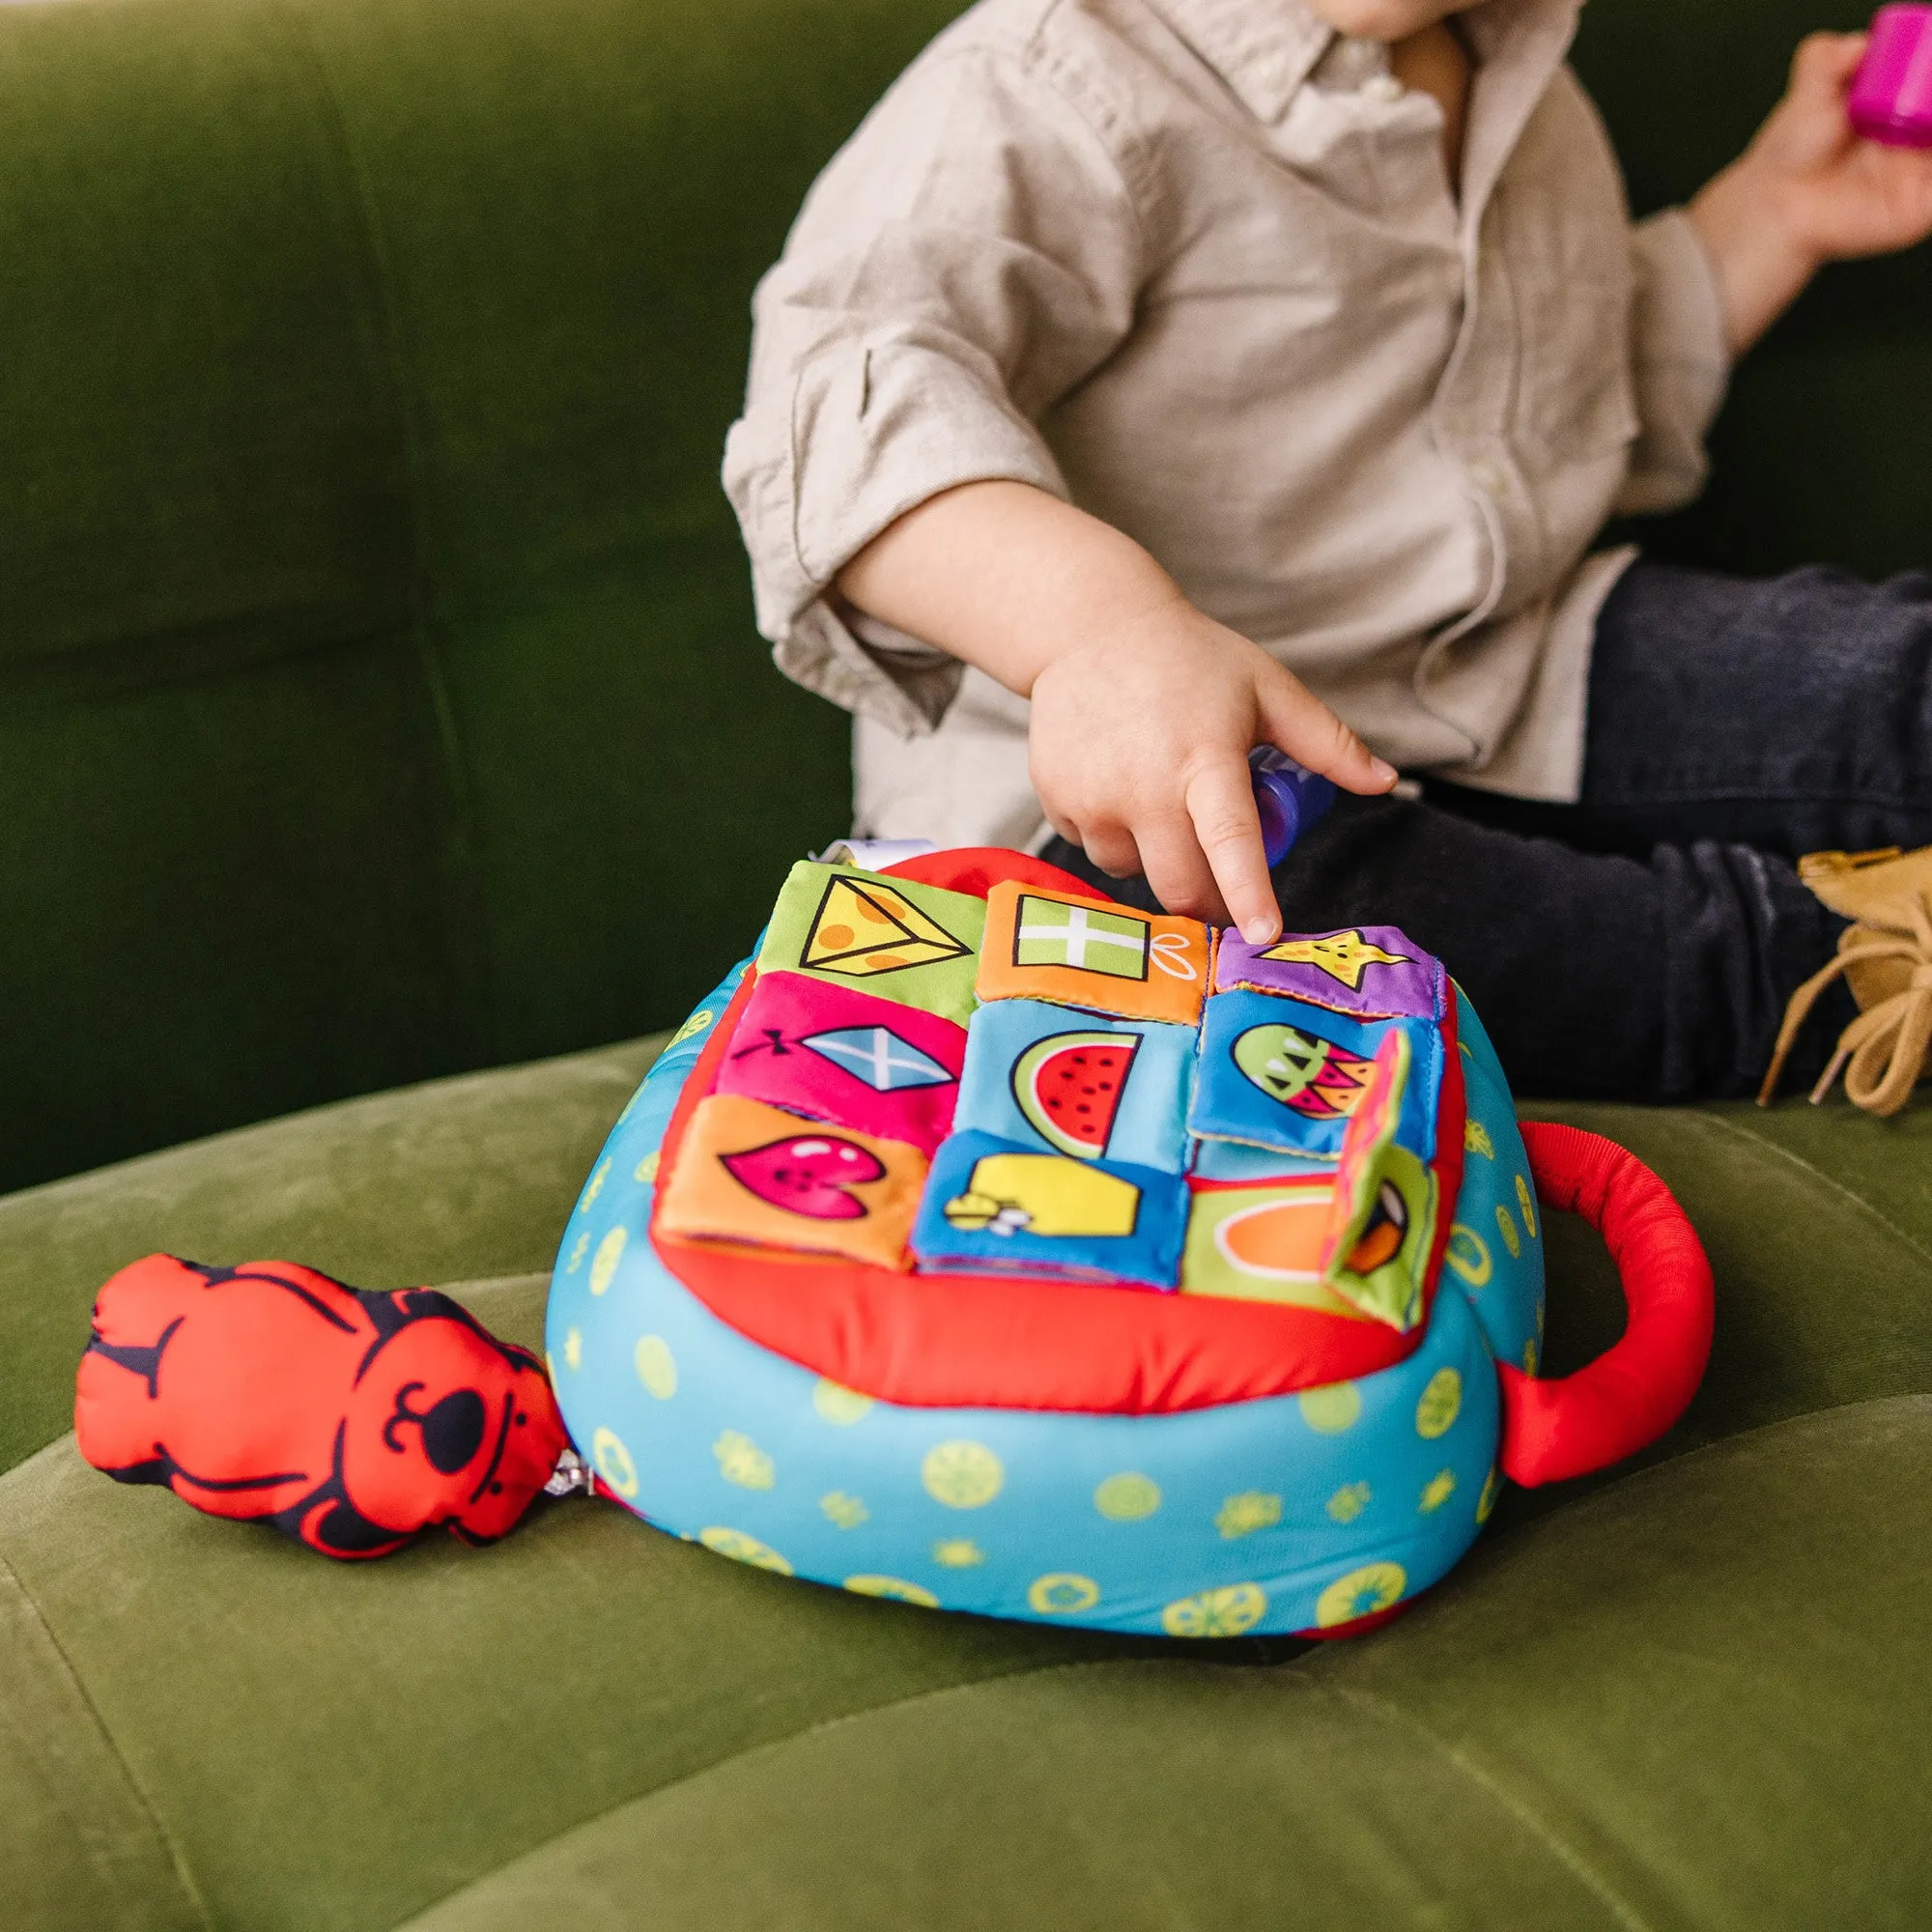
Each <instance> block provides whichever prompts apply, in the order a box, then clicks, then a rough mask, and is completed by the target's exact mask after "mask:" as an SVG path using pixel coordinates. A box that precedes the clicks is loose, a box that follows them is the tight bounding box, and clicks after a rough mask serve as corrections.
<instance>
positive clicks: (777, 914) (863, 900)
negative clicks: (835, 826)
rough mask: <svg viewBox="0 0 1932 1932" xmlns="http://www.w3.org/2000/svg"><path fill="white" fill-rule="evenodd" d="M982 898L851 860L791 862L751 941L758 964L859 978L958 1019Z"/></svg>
mask: <svg viewBox="0 0 1932 1932" xmlns="http://www.w3.org/2000/svg"><path fill="white" fill-rule="evenodd" d="M985 924H986V908H985V906H984V904H983V903H982V902H981V901H980V900H979V899H976V898H970V897H968V896H967V895H965V894H964V893H949V892H945V891H942V890H941V889H940V888H939V887H937V886H919V885H914V884H912V883H911V882H910V881H901V880H896V879H888V878H883V877H881V876H880V875H879V874H878V873H876V872H862V871H859V870H857V869H855V868H854V867H849V866H819V865H813V864H810V863H809V862H802V863H800V864H799V865H796V866H794V867H792V868H791V874H790V876H789V877H788V878H787V879H786V880H785V883H784V889H783V890H782V891H781V893H780V894H779V899H778V904H777V905H776V906H774V907H773V909H772V922H771V924H770V925H769V926H768V927H767V928H766V929H765V938H764V944H763V945H762V946H761V947H760V948H759V951H758V971H759V972H760V973H761V974H763V973H771V972H785V973H805V974H809V975H810V977H811V978H813V979H815V980H824V981H826V982H827V983H829V984H832V985H842V986H857V987H862V988H863V989H864V990H865V991H866V992H867V993H870V994H872V995H873V996H874V997H875V998H878V999H881V1000H891V1001H894V1002H895V1003H896V1004H898V1005H900V1006H906V1007H917V1008H919V1009H922V1010H923V1011H925V1012H929V1013H937V1014H939V1015H940V1016H941V1017H942V1018H944V1019H949V1020H952V1021H955V1022H956V1023H957V1024H958V1025H960V1026H964V1025H965V1024H966V1022H967V1020H968V1019H969V1018H971V1017H972V1013H973V1008H974V1005H975V999H974V993H973V982H974V978H975V976H976V974H977V972H978V961H977V959H976V957H975V954H976V953H977V952H979V949H980V939H981V937H982V936H983V934H984V931H985Z"/></svg>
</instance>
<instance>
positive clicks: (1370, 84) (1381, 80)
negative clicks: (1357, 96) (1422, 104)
mask: <svg viewBox="0 0 1932 1932" xmlns="http://www.w3.org/2000/svg"><path fill="white" fill-rule="evenodd" d="M1362 92H1363V93H1364V94H1366V95H1367V96H1368V97H1369V99H1371V100H1400V99H1402V97H1403V95H1404V93H1405V92H1406V89H1405V88H1404V87H1403V84H1402V82H1401V81H1399V80H1398V79H1397V78H1396V77H1395V75H1394V74H1392V73H1377V74H1371V75H1370V76H1369V78H1368V79H1367V80H1365V81H1364V82H1363V83H1362Z"/></svg>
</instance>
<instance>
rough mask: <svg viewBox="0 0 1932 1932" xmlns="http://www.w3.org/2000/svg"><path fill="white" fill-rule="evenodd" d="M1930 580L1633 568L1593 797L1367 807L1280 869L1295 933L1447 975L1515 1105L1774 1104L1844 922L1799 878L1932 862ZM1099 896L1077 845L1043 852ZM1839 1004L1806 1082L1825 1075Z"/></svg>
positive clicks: (1618, 617) (1600, 650)
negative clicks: (1492, 1049) (1787, 1041)
mask: <svg viewBox="0 0 1932 1932" xmlns="http://www.w3.org/2000/svg"><path fill="white" fill-rule="evenodd" d="M1928 660H1932V577H1925V576H1921V575H1918V574H1914V575H1912V576H1908V577H1900V578H1894V579H1892V580H1891V581H1889V582H1886V583H1882V584H1876V585H1874V584H1869V583H1865V582H1861V581H1859V580H1857V579H1855V578H1852V577H1849V576H1847V575H1845V574H1843V573H1841V572H1837V571H1830V570H1801V571H1796V572H1794V573H1792V574H1791V575H1790V576H1787V577H1779V578H1772V579H1767V580H1762V581H1752V580H1746V579H1740V578H1732V577H1724V576H1719V575H1718V574H1716V573H1714V572H1709V571H1697V570H1684V569H1679V568H1676V567H1674V566H1671V565H1666V564H1655V563H1638V564H1636V565H1634V566H1633V568H1632V569H1631V570H1629V571H1628V572H1627V573H1626V574H1625V576H1624V578H1623V580H1622V582H1620V583H1619V584H1618V586H1617V588H1616V590H1615V591H1614V592H1613V593H1612V594H1611V596H1610V599H1609V601H1608V603H1607V604H1605V608H1604V611H1603V614H1602V616H1601V618H1600V619H1599V621H1598V626H1597V642H1596V653H1595V657H1594V660H1593V663H1592V667H1591V673H1590V710H1589V722H1588V727H1587V750H1586V753H1585V769H1584V779H1583V796H1582V798H1581V800H1580V801H1579V802H1578V803H1577V804H1576V805H1564V806H1552V805H1541V804H1534V803H1530V802H1527V801H1523V800H1519V799H1506V798H1499V797H1495V796H1493V795H1491V794H1488V793H1482V792H1476V791H1470V790H1467V789H1465V788H1463V787H1460V786H1455V785H1449V784H1444V783H1441V782H1430V783H1428V784H1426V786H1425V791H1424V796H1423V798H1422V799H1421V800H1419V801H1412V800H1402V799H1374V800H1363V799H1356V798H1350V797H1349V796H1347V795H1346V794H1345V795H1344V797H1343V798H1342V800H1341V801H1340V802H1339V804H1338V805H1337V807H1336V810H1335V812H1334V815H1333V816H1332V817H1331V818H1330V819H1329V820H1328V821H1327V823H1326V824H1324V825H1322V826H1321V827H1320V828H1318V829H1317V831H1315V832H1314V833H1313V834H1311V835H1310V836H1309V837H1308V838H1306V839H1304V840H1303V842H1302V843H1301V844H1300V845H1299V846H1298V847H1297V848H1296V849H1295V850H1294V851H1293V852H1292V853H1290V855H1289V857H1288V859H1287V860H1286V861H1285V862H1284V863H1283V864H1282V865H1281V866H1280V867H1277V868H1276V871H1275V874H1274V880H1275V889H1276V893H1277V895H1278V896H1279V898H1280V900H1281V905H1282V909H1283V913H1284V916H1285V917H1286V919H1287V921H1288V923H1289V925H1290V927H1291V928H1292V929H1295V930H1300V931H1320V930H1322V929H1324V928H1327V927H1331V926H1340V925H1352V924H1357V923H1385V924H1391V925H1399V926H1401V927H1402V928H1403V929H1404V930H1405V931H1406V932H1407V933H1408V934H1409V935H1410V937H1412V938H1413V939H1414V940H1416V941H1417V943H1418V944H1420V945H1422V946H1426V947H1428V948H1429V949H1430V950H1431V951H1432V952H1435V953H1436V954H1438V955H1439V956H1440V957H1441V958H1442V959H1443V960H1444V961H1446V962H1447V964H1448V967H1449V970H1450V971H1451V972H1452V973H1454V974H1455V975H1456V977H1457V978H1458V979H1459V980H1461V981H1462V982H1463V986H1464V988H1465V989H1466V990H1467V992H1468V994H1469V997H1470V999H1471V1000H1473V1001H1474V1002H1475V1006H1476V1009H1477V1011H1478V1012H1479V1013H1481V1015H1482V1017H1483V1021H1484V1024H1485V1025H1486V1026H1487V1027H1488V1028H1489V1031H1490V1033H1491V1034H1492V1037H1493V1038H1494V1040H1495V1043H1496V1048H1497V1051H1498V1052H1499V1054H1500V1055H1501V1057H1502V1062H1503V1065H1504V1066H1505V1068H1506V1069H1507V1070H1508V1072H1509V1076H1510V1079H1511V1082H1512V1083H1513V1085H1514V1086H1515V1088H1516V1090H1517V1092H1518V1093H1520V1094H1546V1095H1568V1096H1573V1097H1585V1096H1588V1097H1598V1098H1609V1099H1624V1100H1682V1099H1689V1098H1691V1097H1693V1096H1699V1095H1723V1094H1747V1093H1750V1092H1753V1091H1755V1089H1756V1086H1757V1083H1758V1080H1759V1079H1760V1077H1761V1076H1762V1074H1763V1072H1764V1068H1765V1065H1766V1063H1767V1062H1768V1061H1769V1060H1770V1058H1771V1048H1772V1042H1773V1040H1774V1038H1775V1037H1776V1032H1777V1024H1778V1020H1779V1018H1780V1016H1781V1015H1782V1012H1783V1009H1784V1003H1785V1001H1786V999H1787V998H1788V997H1789V995H1790V993H1791V990H1792V988H1793V987H1794V986H1796V985H1797V984H1798V982H1799V981H1800V980H1803V979H1804V978H1805V977H1806V976H1807V975H1808V974H1810V973H1811V972H1812V971H1814V970H1815V969H1816V968H1817V967H1818V966H1819V965H1821V964H1822V963H1823V962H1824V961H1825V959H1826V958H1828V957H1829V956H1830V954H1831V952H1832V948H1833V944H1834V943H1835V941H1836V938H1837V934H1838V931H1839V929H1840V928H1841V926H1842V925H1843V923H1844V922H1843V921H1842V920H1839V919H1837V918H1836V917H1835V916H1833V914H1831V913H1828V912H1827V911H1826V910H1825V909H1824V907H1823V906H1821V905H1820V904H1819V903H1818V901H1817V900H1816V899H1814V898H1813V897H1812V895H1811V894H1810V893H1809V892H1808V891H1807V890H1806V889H1805V888H1804V886H1803V885H1801V884H1800V883H1799V880H1798V876H1797V873H1796V872H1795V871H1794V869H1793V861H1794V860H1796V858H1797V857H1798V856H1799V855H1800V854H1802V853H1804V852H1810V851H1817V850H1821V849H1825V848H1829V847H1839V848H1843V849H1846V850H1859V849H1861V848H1864V847H1868V846H1874V845H1903V846H1907V847H1911V846H1915V845H1923V844H1927V843H1932V676H1928ZM1043 856H1044V857H1045V858H1047V859H1048V860H1050V861H1052V862H1053V863H1054V864H1055V865H1060V866H1065V867H1066V868H1067V869H1068V870H1069V871H1074V872H1078V873H1080V874H1082V875H1083V876H1085V877H1087V878H1090V879H1093V880H1094V881H1096V882H1098V883H1102V884H1103V885H1104V886H1105V887H1106V889H1107V890H1108V891H1110V892H1112V893H1114V894H1115V895H1116V896H1119V897H1122V898H1128V899H1134V900H1137V901H1138V902H1139V903H1141V904H1143V905H1147V904H1151V898H1150V897H1149V895H1148V893H1147V888H1146V884H1145V882H1144V881H1139V880H1136V881H1132V882H1130V883H1128V884H1125V885H1122V884H1118V883H1116V882H1113V881H1107V880H1103V879H1102V875H1101V874H1100V873H1099V872H1098V871H1096V870H1095V869H1094V867H1093V866H1092V865H1090V864H1089V862H1088V861H1087V859H1086V856H1085V855H1084V854H1083V853H1080V852H1078V851H1077V850H1075V849H1074V848H1072V847H1070V846H1068V845H1067V844H1066V843H1065V841H1064V840H1059V839H1056V840H1055V841H1054V843H1053V844H1052V845H1051V846H1049V847H1048V848H1047V850H1046V852H1045V853H1044V855H1043ZM1851 1012H1852V1008H1851V1004H1850V1000H1849V997H1848V996H1846V995H1845V994H1843V993H1842V991H1840V992H1838V993H1837V994H1836V995H1835V996H1834V999H1833V1001H1830V1002H1826V1003H1822V1004H1821V1009H1820V1010H1819V1011H1818V1013H1817V1014H1816V1015H1814V1017H1813V1019H1812V1021H1811V1024H1810V1028H1809V1031H1808V1033H1807V1036H1806V1041H1805V1046H1804V1051H1803V1052H1802V1053H1801V1054H1800V1055H1798V1056H1796V1057H1794V1060H1793V1064H1792V1071H1791V1073H1790V1074H1788V1075H1787V1084H1789V1085H1794V1086H1795V1085H1796V1084H1797V1083H1798V1081H1799V1080H1800V1079H1801V1078H1804V1077H1807V1071H1806V1070H1807V1068H1808V1070H1809V1073H1811V1074H1815V1072H1816V1071H1817V1069H1818V1068H1819V1067H1820V1066H1822V1065H1823V1064H1824V1060H1825V1056H1826V1054H1827V1052H1828V1051H1829V1049H1830V1043H1831V1041H1832V1039H1833V1037H1835V1036H1836V1033H1837V1031H1838V1029H1839V1027H1841V1026H1842V1025H1843V1024H1844V1022H1845V1021H1846V1020H1847V1019H1849V1018H1850V1016H1851Z"/></svg>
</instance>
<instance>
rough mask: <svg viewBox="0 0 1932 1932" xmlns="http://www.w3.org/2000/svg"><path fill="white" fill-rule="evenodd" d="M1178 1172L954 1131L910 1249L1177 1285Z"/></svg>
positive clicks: (973, 1264)
mask: <svg viewBox="0 0 1932 1932" xmlns="http://www.w3.org/2000/svg"><path fill="white" fill-rule="evenodd" d="M1186 1197H1187V1186H1186V1182H1185V1181H1183V1180H1182V1179H1180V1177H1179V1175H1174V1174H1163V1173H1161V1172H1159V1171H1158V1170H1157V1169H1154V1168H1149V1167H1134V1166H1130V1165H1128V1164H1127V1163H1125V1162H1122V1161H1086V1160H1074V1159H1072V1158H1070V1157H1069V1156H1067V1155H1065V1154H1059V1153H1037V1152H1034V1151H1031V1150H1029V1149H1026V1148H1019V1147H1014V1146H1013V1145H1012V1144H1011V1143H1010V1142H1008V1141H1002V1140H997V1139H995V1138H994V1136H993V1135H991V1134H984V1133H957V1134H954V1135H953V1136H952V1139H951V1140H949V1141H948V1142H946V1144H945V1145H944V1146H943V1147H941V1149H940V1150H939V1152H938V1153H937V1155H936V1156H934V1159H933V1163H932V1177H931V1182H930V1184H929V1185H928V1186H927V1188H926V1192H925V1201H924V1204H923V1207H922V1208H920V1212H919V1221H918V1225H917V1227H916V1228H915V1229H914V1231H913V1237H912V1248H913V1254H914V1255H915V1257H916V1258H917V1260H918V1262H919V1264H920V1265H921V1266H923V1267H926V1268H934V1269H940V1270H948V1269H952V1270H960V1269H964V1270H968V1271H977V1270H980V1269H1015V1270H1019V1271H1021V1272H1024V1273H1027V1274H1038V1275H1043V1276H1044V1275H1055V1274H1059V1275H1065V1276H1066V1277H1068V1278H1070V1279H1076V1280H1082V1281H1119V1282H1132V1283H1138V1284H1141V1285H1143V1286H1146V1287H1150V1288H1162V1289H1169V1288H1173V1287H1174V1286H1175V1284H1176V1281H1177V1280H1178V1278H1179V1266H1180V1244H1181V1238H1182V1236H1183V1234H1184V1233H1185V1221H1186Z"/></svg>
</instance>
